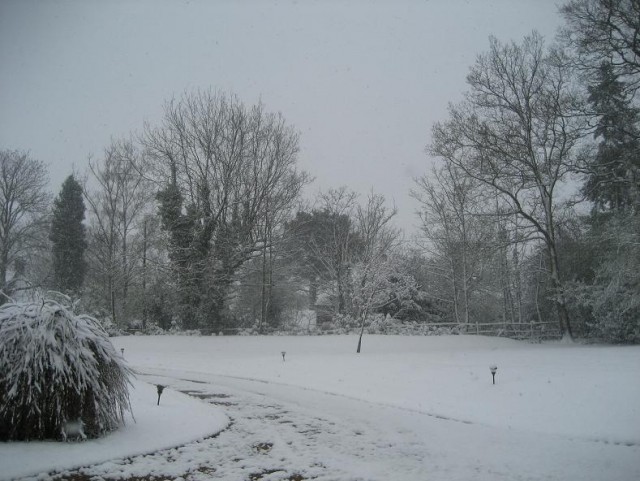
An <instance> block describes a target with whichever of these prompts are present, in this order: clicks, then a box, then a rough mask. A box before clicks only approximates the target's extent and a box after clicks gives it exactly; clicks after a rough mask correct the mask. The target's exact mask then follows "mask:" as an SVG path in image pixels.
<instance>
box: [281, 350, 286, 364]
mask: <svg viewBox="0 0 640 481" xmlns="http://www.w3.org/2000/svg"><path fill="white" fill-rule="evenodd" d="M280 354H282V362H284V356H286V354H287V351H282V352H281V353H280Z"/></svg>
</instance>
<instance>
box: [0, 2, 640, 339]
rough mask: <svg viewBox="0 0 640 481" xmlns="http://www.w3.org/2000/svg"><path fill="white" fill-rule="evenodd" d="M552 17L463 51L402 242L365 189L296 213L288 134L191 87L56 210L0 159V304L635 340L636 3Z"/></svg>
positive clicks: (265, 324) (214, 320)
mask: <svg viewBox="0 0 640 481" xmlns="http://www.w3.org/2000/svg"><path fill="white" fill-rule="evenodd" d="M561 14H562V15H563V16H564V19H565V27H564V28H563V29H562V31H561V32H560V33H559V34H558V38H557V39H556V40H557V41H556V42H555V43H553V42H551V41H549V40H546V39H544V38H543V37H542V36H541V35H539V34H537V33H536V32H533V33H531V34H530V35H528V36H526V37H525V38H524V39H522V40H521V41H517V42H507V43H504V42H500V41H499V40H497V39H495V38H492V39H490V46H489V50H488V51H487V52H485V53H483V54H481V55H479V56H478V57H477V59H476V62H475V63H474V65H473V66H472V67H471V69H470V70H469V73H468V75H467V91H466V92H465V96H464V99H463V100H462V101H461V102H458V103H456V104H451V105H450V108H449V114H448V116H447V118H446V119H443V120H442V121H440V122H438V123H436V124H435V125H434V126H433V129H432V135H431V140H430V142H429V144H428V146H427V155H428V157H429V159H430V160H431V161H432V163H433V168H432V170H431V171H429V172H426V173H425V174H424V175H423V176H421V177H420V178H417V179H415V182H414V185H413V188H412V195H413V197H414V198H415V199H416V200H417V201H418V202H419V205H420V219H421V224H422V229H421V233H420V235H419V236H418V238H417V239H416V240H415V242H412V243H409V242H408V241H407V239H404V237H403V233H402V232H401V231H400V230H399V229H397V228H395V227H394V225H393V217H394V215H395V208H394V207H393V206H389V205H388V204H387V202H386V201H385V199H384V198H383V197H382V196H380V195H378V194H376V193H374V192H371V193H370V194H369V195H368V196H366V198H361V197H360V196H358V195H356V194H355V193H353V192H351V191H349V190H348V189H347V188H344V187H343V188H337V189H331V190H329V191H327V192H324V193H321V194H319V195H318V196H317V198H316V199H315V200H314V201H313V202H312V203H309V202H306V203H305V202H303V201H302V200H301V194H302V191H303V189H304V187H305V186H306V185H307V184H308V183H310V182H311V178H310V177H309V175H308V174H307V173H305V172H302V171H300V170H299V169H298V167H297V156H298V151H299V135H298V133H297V132H296V131H295V129H294V128H293V126H291V125H289V124H288V123H287V122H286V121H285V119H284V118H283V116H282V115H280V114H275V113H271V112H268V111H266V109H265V108H264V106H263V105H261V104H257V105H251V106H247V105H245V104H244V103H242V102H241V100H240V99H238V98H237V97H235V96H233V95H227V94H223V93H219V92H215V91H209V90H207V91H194V92H188V93H185V94H184V95H182V96H181V97H179V98H174V99H172V100H170V101H168V102H167V103H166V104H165V106H164V115H163V117H162V119H161V120H160V121H159V122H158V123H157V124H156V125H150V124H149V125H145V127H144V129H143V131H142V133H141V134H139V135H137V136H131V137H130V138H127V139H114V140H113V141H112V142H111V144H110V145H109V146H107V148H106V149H105V151H104V153H103V155H101V156H100V157H99V158H96V159H91V160H90V161H89V164H88V169H87V170H86V172H77V173H74V174H73V175H72V176H70V177H69V178H68V179H67V180H66V181H65V183H64V184H63V186H62V189H61V191H60V193H59V195H58V196H57V197H56V199H55V200H54V201H53V204H52V203H51V198H50V196H49V195H48V194H47V192H46V185H47V181H48V174H47V171H46V168H45V166H44V164H43V163H42V162H40V161H37V160H34V159H32V158H30V156H29V155H28V154H26V153H24V152H17V151H10V150H3V151H0V288H1V291H2V296H3V297H2V299H1V300H0V302H6V301H7V300H8V299H10V298H12V297H14V296H16V295H19V293H20V292H27V291H28V290H29V289H32V288H33V287H41V288H47V289H53V290H58V291H60V292H63V293H66V294H72V295H73V296H77V297H81V298H82V302H83V303H85V304H86V308H87V309H89V310H90V311H91V312H93V313H95V314H96V315H97V316H98V317H100V318H101V319H105V320H108V321H109V322H110V323H112V324H113V325H115V326H119V327H127V326H131V325H138V324H139V326H138V327H141V328H148V327H149V326H151V325H155V326H159V327H161V328H163V329H168V328H171V327H172V326H173V327H174V328H182V329H200V330H204V331H208V332H215V333H217V332H220V331H224V330H225V329H234V328H238V327H244V328H253V329H256V330H257V331H259V332H265V331H268V330H270V329H279V328H283V327H286V326H287V325H292V324H297V325H300V324H301V323H304V322H308V321H303V319H307V317H308V315H309V311H313V312H314V314H313V315H314V317H315V319H316V324H317V325H318V326H320V325H326V326H336V325H343V326H347V327H350V328H352V329H357V330H358V331H359V332H360V335H361V336H362V333H363V332H364V330H365V327H366V325H367V323H368V322H369V320H370V319H371V316H372V315H374V314H375V315H387V316H391V317H392V318H393V319H395V320H397V321H399V322H405V323H409V322H413V323H420V324H429V323H439V324H447V325H450V326H455V327H456V329H457V332H469V331H471V332H472V331H473V328H474V326H475V327H476V330H477V326H478V324H479V323H495V324H496V325H500V326H501V327H500V328H499V329H500V330H499V332H511V333H518V332H520V331H522V330H523V329H526V331H527V332H531V333H532V332H533V330H534V327H533V326H535V329H536V331H538V332H540V331H542V330H545V329H548V330H550V331H553V332H554V333H558V334H559V335H562V336H564V337H567V338H571V337H573V336H581V337H594V338H598V339H605V340H609V341H616V342H620V341H623V342H637V341H638V340H640V283H639V274H638V272H639V271H640V265H639V263H640V250H639V249H640V247H639V246H640V242H639V236H640V222H639V217H638V211H639V205H640V193H639V190H640V176H639V172H640V159H639V157H638V152H639V151H638V142H639V135H638V108H637V105H636V104H637V101H636V93H637V90H638V86H640V62H639V61H638V53H639V49H638V46H637V42H636V41H635V38H636V37H637V35H638V29H639V23H640V7H639V5H638V2H635V1H632V0H623V1H611V0H574V1H570V2H568V3H566V4H565V5H564V6H563V7H561ZM305 316H307V317H305ZM550 323H551V324H550ZM522 326H527V327H526V328H523V327H522Z"/></svg>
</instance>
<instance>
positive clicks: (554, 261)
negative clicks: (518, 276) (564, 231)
mask: <svg viewBox="0 0 640 481" xmlns="http://www.w3.org/2000/svg"><path fill="white" fill-rule="evenodd" d="M549 269H550V277H551V285H552V287H553V290H554V291H555V292H554V294H555V297H554V303H555V305H556V312H557V314H558V322H559V324H560V332H561V333H562V338H563V339H568V340H570V341H572V340H573V332H572V331H571V322H570V320H569V312H568V310H567V303H566V300H565V297H564V292H563V290H562V283H561V282H560V273H559V269H558V255H557V253H556V250H555V246H549Z"/></svg>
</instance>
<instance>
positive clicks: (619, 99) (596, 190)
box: [583, 63, 640, 211]
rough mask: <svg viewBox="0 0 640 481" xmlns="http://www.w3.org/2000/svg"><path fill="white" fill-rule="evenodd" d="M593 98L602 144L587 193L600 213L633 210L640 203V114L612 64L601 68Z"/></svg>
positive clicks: (592, 169) (592, 163) (591, 99)
mask: <svg viewBox="0 0 640 481" xmlns="http://www.w3.org/2000/svg"><path fill="white" fill-rule="evenodd" d="M589 94H590V95H589V101H590V102H591V105H592V106H593V108H594V109H595V111H596V112H597V114H598V116H599V120H598V124H597V126H596V129H595V132H594V134H595V137H596V138H599V139H600V144H599V146H598V151H597V153H596V155H595V156H594V158H593V160H592V162H591V165H590V173H589V177H588V178H587V181H586V183H585V185H584V186H583V192H584V193H585V194H586V196H587V198H588V199H589V200H591V201H593V202H595V204H596V208H597V209H598V210H605V211H612V210H623V209H625V208H628V207H632V206H633V205H634V204H635V203H637V202H638V199H637V196H638V188H639V185H638V182H639V181H640V164H639V163H638V162H639V161H638V153H639V152H640V142H639V138H640V133H639V132H638V120H639V113H638V110H637V109H635V108H634V107H632V105H631V99H630V96H629V94H628V93H627V92H626V91H625V85H624V83H623V82H621V81H620V80H619V79H618V77H617V76H616V75H615V73H614V71H613V68H612V67H611V65H610V64H608V63H604V64H602V66H601V67H600V71H599V78H598V83H597V84H596V85H594V86H591V87H589Z"/></svg>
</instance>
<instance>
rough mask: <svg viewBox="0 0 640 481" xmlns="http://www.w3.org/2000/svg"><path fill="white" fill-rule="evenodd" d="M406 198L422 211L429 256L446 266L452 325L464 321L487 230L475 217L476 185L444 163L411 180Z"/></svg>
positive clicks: (479, 205) (479, 197)
mask: <svg viewBox="0 0 640 481" xmlns="http://www.w3.org/2000/svg"><path fill="white" fill-rule="evenodd" d="M415 182H416V189H415V190H414V191H412V195H413V197H414V198H416V199H417V200H418V201H419V202H420V204H421V207H422V211H421V213H420V218H421V221H422V232H423V235H424V236H425V238H426V240H427V243H428V246H429V249H430V250H431V254H432V256H435V257H440V258H442V259H443V260H445V261H446V265H447V269H446V271H444V272H445V275H444V276H443V277H444V279H446V284H447V285H449V286H450V289H449V290H450V295H449V296H448V298H449V299H450V302H451V304H452V305H453V314H454V318H455V321H456V322H457V323H458V324H461V325H462V324H465V325H468V324H469V322H470V295H471V291H472V288H473V286H472V284H473V279H474V278H476V277H477V276H478V273H479V272H478V271H479V264H480V260H481V258H482V257H483V255H486V250H487V249H486V242H487V241H488V235H487V234H488V232H489V230H488V229H487V228H486V227H484V224H486V223H487V222H486V221H487V219H486V218H483V219H481V218H480V217H479V215H480V214H481V213H482V209H483V207H484V201H485V199H484V197H483V195H484V192H482V190H481V188H480V187H481V186H482V184H480V183H479V182H478V181H476V180H474V179H473V178H471V177H469V176H467V175H465V174H464V172H463V171H462V170H461V169H459V168H458V167H456V166H455V165H453V164H452V163H450V162H445V163H444V165H442V166H441V167H440V168H438V169H436V168H434V169H433V171H432V172H431V175H430V176H428V175H424V176H422V177H420V178H418V179H416V181H415Z"/></svg>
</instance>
